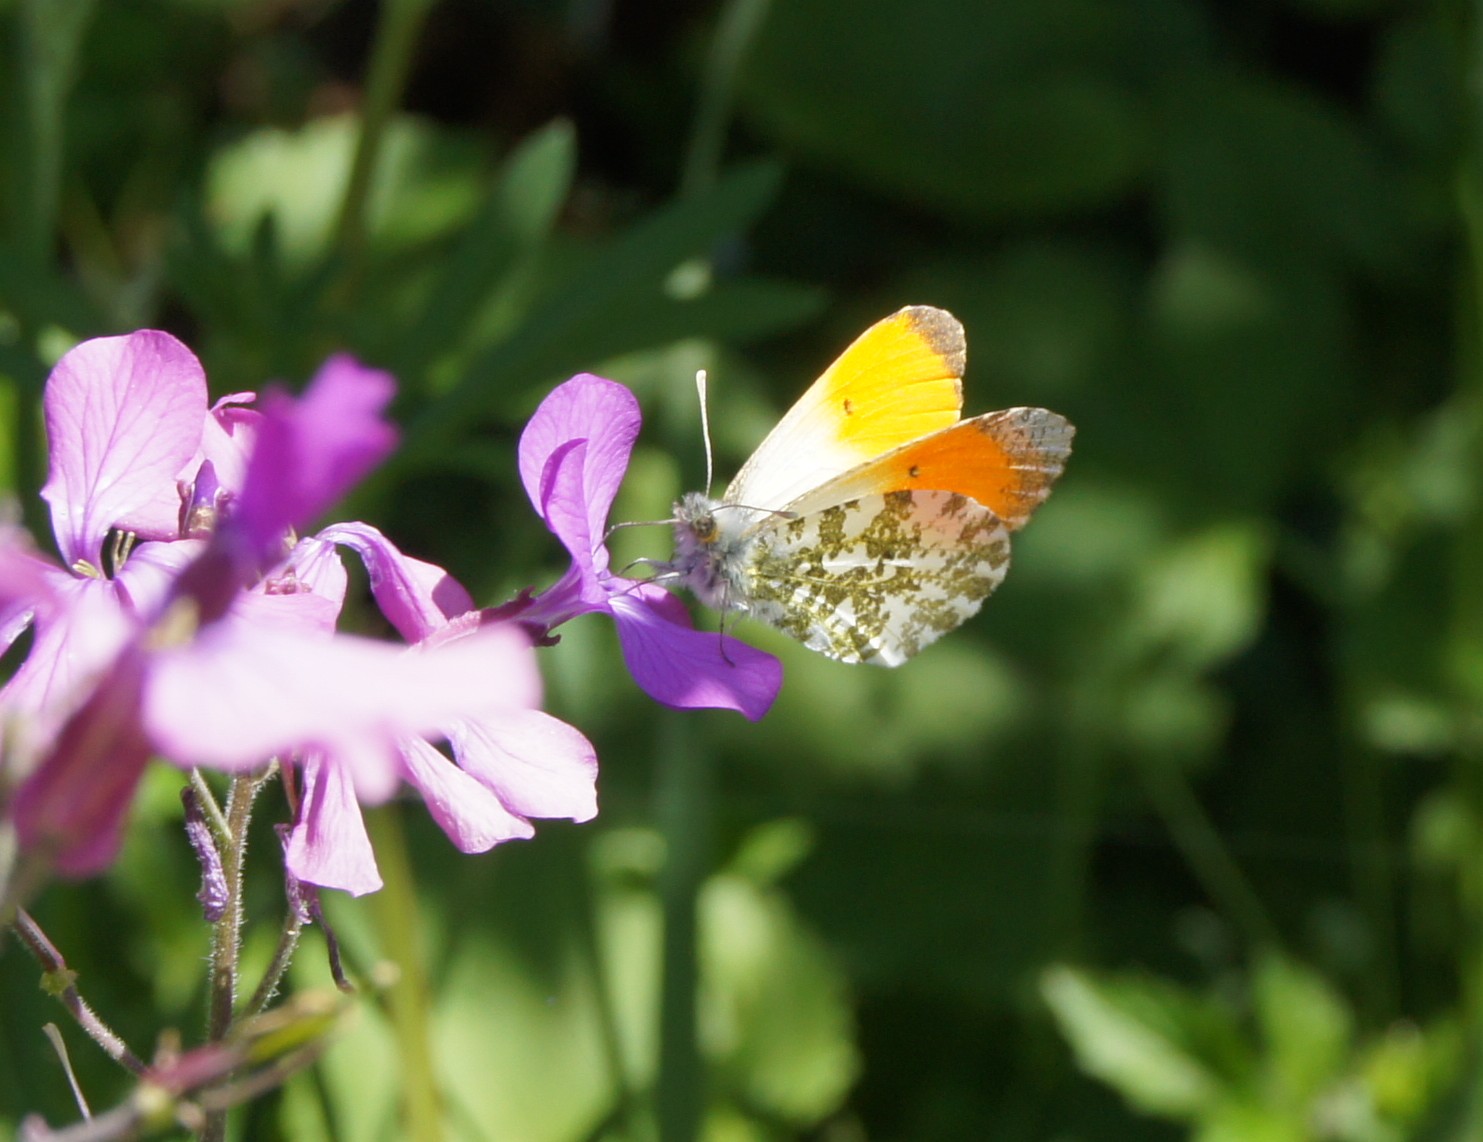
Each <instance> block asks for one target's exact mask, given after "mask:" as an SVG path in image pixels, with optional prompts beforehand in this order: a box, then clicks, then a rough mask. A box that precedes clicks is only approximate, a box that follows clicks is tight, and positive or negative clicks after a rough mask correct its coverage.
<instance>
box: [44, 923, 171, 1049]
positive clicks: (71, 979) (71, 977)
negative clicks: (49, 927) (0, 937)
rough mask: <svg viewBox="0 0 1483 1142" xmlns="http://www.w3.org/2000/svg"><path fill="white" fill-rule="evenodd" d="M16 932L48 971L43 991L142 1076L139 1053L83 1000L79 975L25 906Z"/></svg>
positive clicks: (94, 1038) (90, 1036) (94, 1037)
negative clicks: (131, 1048)
mask: <svg viewBox="0 0 1483 1142" xmlns="http://www.w3.org/2000/svg"><path fill="white" fill-rule="evenodd" d="M15 930H16V935H18V936H19V937H20V941H21V943H22V944H24V945H25V947H26V950H27V951H28V952H30V953H31V954H32V955H33V956H35V957H36V961H37V962H38V963H39V964H40V965H41V967H42V970H43V971H44V972H45V973H46V978H45V979H43V980H42V984H41V987H42V990H43V991H45V992H46V993H47V994H49V995H55V996H56V997H57V999H59V1000H60V1001H61V1003H62V1006H63V1007H65V1008H66V1009H67V1011H68V1012H69V1013H70V1014H71V1016H72V1018H73V1019H75V1020H76V1021H77V1025H78V1026H79V1027H81V1028H82V1029H83V1030H84V1031H86V1032H87V1034H88V1038H90V1039H92V1040H93V1042H95V1043H97V1044H98V1046H100V1047H102V1048H103V1050H104V1052H105V1053H106V1054H107V1055H108V1057H109V1058H111V1059H113V1060H115V1061H116V1062H118V1063H120V1064H122V1065H123V1066H124V1067H126V1068H128V1069H129V1070H130V1071H132V1072H134V1074H136V1075H142V1074H143V1073H144V1070H145V1067H144V1063H143V1061H141V1060H140V1058H139V1056H138V1055H136V1054H134V1052H133V1051H131V1050H129V1045H128V1044H127V1043H125V1042H124V1041H123V1040H122V1039H121V1038H119V1036H118V1034H117V1033H116V1032H115V1031H114V1030H113V1029H112V1028H111V1027H109V1026H108V1024H106V1023H104V1022H103V1020H101V1019H100V1018H98V1014H97V1012H95V1011H94V1010H93V1009H92V1008H91V1007H89V1006H88V1004H87V1000H85V999H83V997H82V995H81V993H79V992H78V990H77V974H76V973H75V972H74V971H72V970H71V969H70V968H69V967H68V966H67V961H66V960H65V959H63V958H62V953H61V952H59V951H57V948H56V945H55V944H53V943H52V942H51V940H50V939H48V938H47V935H46V933H45V932H43V931H42V930H41V925H40V924H38V923H36V921H35V920H34V919H32V917H31V914H30V913H29V912H27V911H26V910H25V909H24V908H22V909H19V910H17V912H16V918H15Z"/></svg>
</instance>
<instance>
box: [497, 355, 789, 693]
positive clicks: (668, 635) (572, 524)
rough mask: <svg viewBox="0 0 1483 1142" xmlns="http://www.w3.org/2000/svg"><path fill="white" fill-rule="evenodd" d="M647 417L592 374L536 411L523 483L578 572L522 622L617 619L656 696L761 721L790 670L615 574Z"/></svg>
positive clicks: (658, 592) (640, 679)
mask: <svg viewBox="0 0 1483 1142" xmlns="http://www.w3.org/2000/svg"><path fill="white" fill-rule="evenodd" d="M640 421H641V418H640V415H639V407H638V401H637V400H635V399H634V396H633V394H632V393H630V392H629V391H628V390H627V389H626V388H624V387H623V386H622V385H620V384H618V383H617V382H615V381H609V380H605V379H603V378H602V377H595V376H592V375H591V374H588V373H582V374H579V375H577V376H575V377H573V378H572V379H571V380H569V381H567V382H566V383H564V384H562V385H559V386H558V387H557V388H556V389H555V390H553V391H552V392H551V394H550V395H549V396H548V397H546V399H545V400H544V401H542V402H541V406H540V407H539V408H538V409H536V412H535V415H534V416H533V417H531V419H530V423H529V424H527V425H526V427H525V432H524V434H523V435H522V436H521V438H520V477H521V479H522V480H523V481H524V483H525V490H526V493H527V494H528V495H529V496H530V500H531V503H532V504H533V505H534V506H535V509H536V512H537V513H538V514H539V515H540V517H541V518H542V519H543V520H545V522H546V526H547V527H548V528H550V529H551V531H552V533H553V534H554V535H555V536H556V537H557V538H558V539H559V540H561V542H562V544H563V545H565V547H566V549H567V551H568V552H570V553H571V557H572V566H571V568H570V570H568V571H567V573H566V575H565V576H563V577H562V579H561V580H560V581H559V582H558V583H557V584H556V585H555V586H554V587H552V588H551V589H550V590H548V591H546V592H545V593H544V594H542V595H540V596H539V597H537V598H536V599H534V600H532V601H530V603H529V604H528V605H527V606H526V607H525V608H524V609H519V610H517V612H516V614H517V617H518V618H519V620H520V621H521V622H523V623H528V624H531V625H532V626H534V627H536V628H537V629H539V630H542V631H546V630H550V629H551V628H553V627H556V626H558V625H559V624H561V623H563V622H565V621H566V620H567V619H570V618H573V617H575V616H577V615H581V614H587V613H590V612H593V611H601V612H604V613H606V614H609V615H611V616H612V618H613V622H614V624H615V625H616V626H617V628H618V642H619V645H620V647H621V648H622V651H623V660H624V662H625V663H626V664H627V665H628V670H629V673H630V674H632V675H633V677H634V681H636V682H637V683H638V684H639V685H640V686H641V687H643V689H644V690H645V691H647V692H648V694H649V696H650V697H652V698H654V699H655V700H657V701H659V702H663V703H664V704H665V705H667V706H675V707H678V708H681V709H695V708H722V709H729V710H737V711H739V712H740V713H742V714H744V715H745V716H746V717H748V718H750V719H751V720H753V721H756V720H757V719H758V718H760V717H762V715H763V714H765V713H767V710H768V708H769V707H770V706H771V705H772V703H773V700H774V699H775V698H776V697H777V694H778V690H779V688H780V687H781V686H782V680H783V668H782V664H781V663H779V662H778V660H777V659H776V658H774V657H773V656H772V655H770V654H766V653H764V652H762V651H760V650H756V649H754V648H752V647H750V646H747V645H746V644H745V643H742V642H739V641H737V640H736V639H734V638H730V637H721V636H717V635H716V634H714V633H711V632H707V631H698V630H695V629H694V628H693V627H692V626H691V623H690V616H689V613H688V612H687V611H686V609H685V607H684V605H683V604H682V603H681V602H680V601H679V600H678V599H676V598H675V597H674V596H673V595H671V594H670V593H669V592H668V591H666V590H664V589H663V588H662V587H660V586H658V585H657V584H653V583H647V582H644V581H643V580H638V579H627V578H624V577H622V576H619V575H614V574H612V572H611V571H610V570H609V566H608V562H609V559H608V549H607V544H606V543H605V542H604V540H605V536H606V530H607V519H608V512H609V510H610V509H611V508H612V506H613V499H614V497H615V496H616V495H617V494H618V486H619V484H620V483H622V480H623V474H624V472H625V471H626V469H627V467H628V458H629V455H630V453H631V452H632V451H633V444H634V441H635V440H636V439H637V438H638V433H639V425H640Z"/></svg>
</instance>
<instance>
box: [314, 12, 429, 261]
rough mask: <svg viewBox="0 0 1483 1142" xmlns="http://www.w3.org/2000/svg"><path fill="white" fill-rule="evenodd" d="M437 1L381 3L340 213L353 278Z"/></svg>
mask: <svg viewBox="0 0 1483 1142" xmlns="http://www.w3.org/2000/svg"><path fill="white" fill-rule="evenodd" d="M433 2H434V0H385V2H384V3H383V4H382V6H381V21H380V23H379V25H378V26H377V29H376V40H375V44H374V45H373V47H372V49H371V62H370V65H369V69H368V71H367V75H366V100H365V108H364V110H363V112H362V114H361V128H360V137H359V138H358V139H357V140H356V144H355V157H354V158H353V159H352V160H351V166H350V177H349V179H348V180H347V182H346V185H345V197H344V198H343V199H342V200H341V202H340V218H339V222H338V224H337V226H336V228H335V249H336V250H337V251H338V252H339V254H340V256H341V257H342V258H343V259H344V261H345V265H346V273H347V278H348V279H350V280H351V281H353V280H354V277H355V276H356V271H357V267H358V265H359V262H360V257H361V253H362V251H363V250H364V248H365V240H366V216H367V211H368V208H369V203H370V195H371V187H372V185H373V183H374V181H375V175H376V168H377V162H378V160H379V159H380V157H381V146H382V143H383V142H384V141H385V137H386V125H387V124H388V123H389V122H390V121H391V117H392V115H393V114H394V113H395V111H396V109H397V107H398V106H400V104H401V100H402V93H403V91H404V89H405V88H406V85H407V75H408V73H409V72H410V70H411V67H412V54H413V51H414V50H415V49H416V47H417V38H418V34H419V33H420V32H421V30H422V22H423V20H424V19H426V17H427V14H428V12H429V11H430V10H431V9H432V6H433Z"/></svg>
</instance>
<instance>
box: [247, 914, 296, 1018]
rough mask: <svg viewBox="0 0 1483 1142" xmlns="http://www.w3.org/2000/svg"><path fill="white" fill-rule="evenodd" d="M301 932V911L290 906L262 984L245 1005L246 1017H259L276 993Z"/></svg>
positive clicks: (291, 959)
mask: <svg viewBox="0 0 1483 1142" xmlns="http://www.w3.org/2000/svg"><path fill="white" fill-rule="evenodd" d="M303 930H304V913H303V911H302V910H301V909H299V908H298V907H295V906H293V905H290V907H289V909H288V914H287V915H286V916H285V917H284V920H283V930H282V931H281V932H279V934H278V947H277V948H276V949H274V952H273V962H272V963H270V964H269V965H268V970H267V971H266V972H264V973H263V979H262V982H261V983H259V984H258V985H257V990H256V991H254V992H253V993H252V999H251V1000H250V1001H249V1002H248V1004H247V1014H248V1015H261V1014H262V1013H263V1010H264V1009H265V1008H266V1007H267V1006H268V1003H269V1001H270V1000H271V999H272V998H273V996H274V995H276V994H277V993H278V985H279V984H280V983H282V982H283V976H284V973H285V972H287V971H288V965H289V964H290V963H291V962H292V961H293V957H294V952H295V951H296V950H297V949H298V946H299V934H300V933H301V932H302V931H303Z"/></svg>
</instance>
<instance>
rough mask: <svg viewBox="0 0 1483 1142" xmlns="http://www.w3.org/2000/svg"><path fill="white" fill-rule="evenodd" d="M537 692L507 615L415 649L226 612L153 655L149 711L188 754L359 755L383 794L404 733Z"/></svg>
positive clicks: (165, 747) (239, 760)
mask: <svg viewBox="0 0 1483 1142" xmlns="http://www.w3.org/2000/svg"><path fill="white" fill-rule="evenodd" d="M539 697H540V679H539V676H538V675H537V673H536V668H535V662H534V654H533V653H532V651H531V649H530V646H529V644H528V643H527V642H526V641H525V639H524V638H523V636H522V635H520V634H519V633H518V632H517V631H515V630H513V629H512V628H510V627H507V626H500V627H491V628H487V629H484V630H481V631H478V632H477V633H475V634H472V635H470V636H468V637H467V638H462V639H459V640H457V641H454V642H450V643H448V644H447V645H446V646H441V647H438V648H436V649H435V650H431V651H428V652H426V653H420V652H416V651H408V650H404V649H400V648H397V647H393V646H389V645H387V644H385V643H379V642H373V641H371V640H368V639H359V638H353V637H350V636H348V635H337V636H335V637H333V638H325V637H324V636H323V635H319V634H314V633H305V632H302V631H296V630H289V629H282V628H275V627H269V626H265V625H262V624H257V623H246V622H242V621H239V620H237V619H235V618H232V617H229V618H227V619H224V620H222V621H221V622H218V623H214V624H212V625H211V626H208V627H205V628H203V629H202V630H201V631H200V632H199V633H198V634H197V636H196V637H195V639H194V640H192V641H191V642H190V643H188V644H186V645H184V646H181V647H178V648H175V649H172V650H167V651H161V652H159V653H158V654H157V655H156V656H155V658H154V665H153V669H152V670H151V674H150V679H149V685H148V686H147V688H146V691H145V700H144V721H145V725H146V727H147V728H148V730H149V732H150V736H151V737H152V738H153V740H154V741H155V743H156V745H157V747H158V748H159V750H160V752H161V753H162V754H164V755H165V756H167V757H169V758H171V759H172V760H174V761H176V762H178V763H179V764H181V765H209V766H215V767H218V768H222V769H229V770H230V769H244V768H250V767H252V766H255V765H260V764H262V763H263V762H264V761H265V760H266V759H268V758H270V757H273V756H277V755H281V754H286V753H289V752H291V751H293V750H295V749H300V748H307V747H310V746H319V747H329V746H331V745H333V746H335V747H336V748H337V749H340V750H342V751H344V752H346V753H347V754H353V756H354V759H355V761H356V762H357V764H358V765H360V766H361V768H360V770H359V771H357V772H355V773H353V774H352V778H353V780H354V781H355V784H356V786H357V788H359V789H361V790H362V792H363V793H365V794H368V795H371V796H381V795H384V794H385V792H386V790H387V788H388V786H394V785H395V782H396V780H397V778H398V776H399V769H398V765H399V762H398V759H397V755H396V749H395V746H396V742H397V740H399V739H401V738H405V737H420V736H423V735H438V734H439V732H440V731H439V727H442V726H446V725H450V724H452V723H453V722H455V721H457V720H458V719H459V718H465V717H481V716H490V717H492V716H495V715H497V714H498V713H500V712H501V711H503V710H506V709H512V708H520V707H528V706H533V705H535V704H536V703H537V701H538V700H539Z"/></svg>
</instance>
